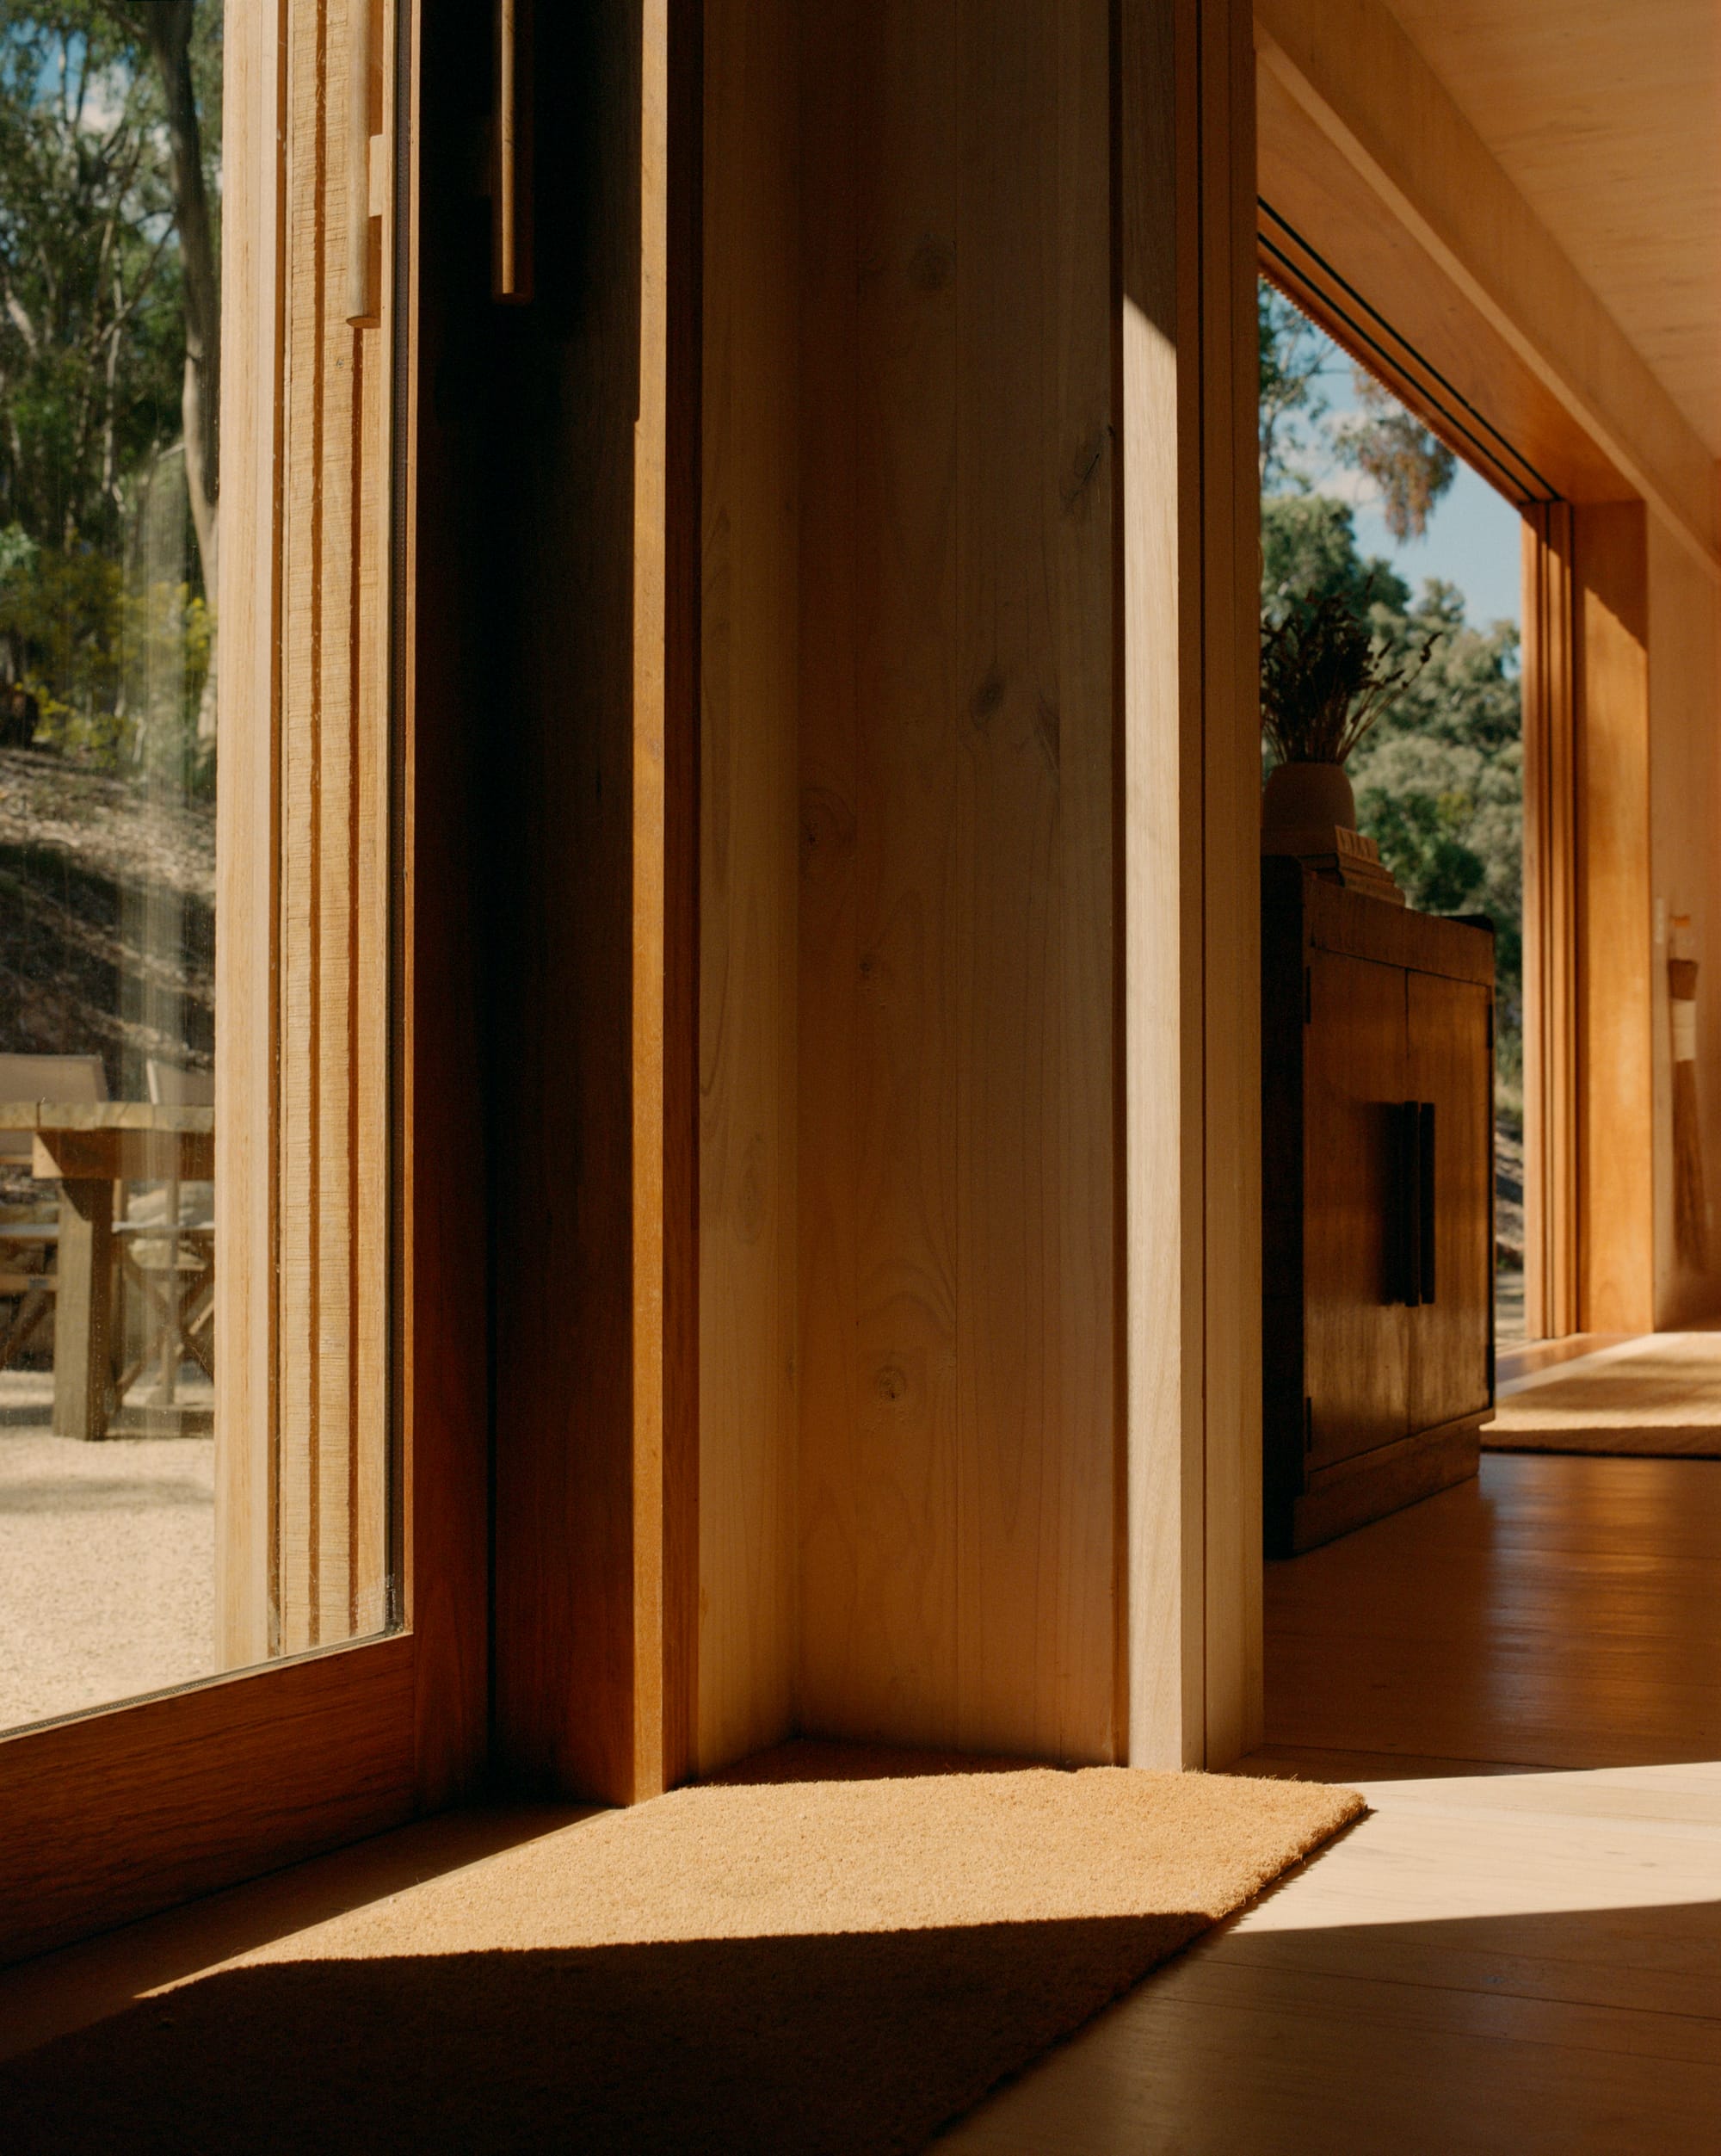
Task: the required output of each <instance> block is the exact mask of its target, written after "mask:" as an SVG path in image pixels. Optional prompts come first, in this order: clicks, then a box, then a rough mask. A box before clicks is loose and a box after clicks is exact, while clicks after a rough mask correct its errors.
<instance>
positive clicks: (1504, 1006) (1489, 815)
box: [1261, 300, 1523, 1103]
mask: <svg viewBox="0 0 1721 2156" xmlns="http://www.w3.org/2000/svg"><path fill="white" fill-rule="evenodd" d="M1275 304H1276V305H1277V306H1280V307H1281V308H1282V307H1285V306H1286V305H1287V303H1286V302H1285V301H1283V300H1276V302H1275ZM1263 306H1265V302H1263ZM1320 343H1322V340H1320V339H1318V337H1317V339H1316V346H1317V347H1318V346H1319V345H1320ZM1262 349H1263V362H1262V396H1263V400H1265V399H1266V398H1267V397H1268V394H1269V390H1270V392H1271V394H1272V395H1273V397H1274V398H1275V400H1276V404H1277V408H1278V411H1280V413H1281V414H1282V413H1283V412H1285V411H1292V412H1293V413H1298V414H1303V415H1306V414H1307V413H1308V412H1309V411H1310V406H1309V405H1297V404H1296V403H1295V402H1294V401H1290V402H1287V392H1286V388H1285V386H1284V385H1283V383H1282V382H1280V381H1279V380H1277V377H1278V375H1279V374H1281V373H1282V372H1283V371H1284V368H1285V364H1286V352H1287V350H1292V349H1294V348H1293V347H1292V345H1291V344H1290V343H1288V342H1287V340H1286V337H1284V336H1283V335H1282V334H1278V333H1277V332H1276V333H1275V343H1274V349H1273V350H1272V352H1271V354H1270V355H1269V354H1268V349H1267V346H1266V343H1265V341H1263V348H1262ZM1299 363H1300V364H1303V365H1305V366H1311V367H1312V368H1313V369H1314V370H1315V372H1318V368H1319V365H1320V361H1319V356H1318V350H1317V351H1316V353H1315V356H1314V358H1313V360H1312V361H1311V359H1310V357H1309V354H1308V351H1307V350H1306V349H1305V352H1304V355H1303V359H1302V361H1300V362H1299ZM1310 379H1311V380H1312V379H1313V374H1311V377H1310ZM1383 416H1384V417H1385V418H1386V419H1387V420H1388V422H1389V423H1390V422H1391V417H1392V416H1391V413H1387V414H1385V415H1383ZM1318 417H1319V418H1320V420H1321V422H1322V423H1324V415H1323V414H1322V415H1319V416H1318ZM1405 417H1406V419H1407V420H1409V415H1405ZM1409 424H1410V425H1412V426H1414V425H1415V422H1414V421H1409ZM1274 425H1275V428H1277V429H1279V433H1278V437H1277V438H1279V439H1282V438H1283V433H1282V427H1283V422H1282V418H1280V419H1276V420H1275V422H1274ZM1332 431H1333V429H1331V428H1330V427H1329V428H1328V429H1327V432H1328V433H1329V435H1330V433H1331V432H1332ZM1265 436H1266V423H1265V422H1263V439H1265ZM1292 595H1295V596H1296V598H1297V601H1298V602H1299V603H1300V604H1302V605H1304V606H1305V607H1315V606H1319V605H1322V604H1331V605H1335V606H1338V607H1342V608H1343V609H1344V610H1346V611H1347V612H1348V614H1349V615H1351V617H1352V618H1353V619H1354V621H1355V623H1356V624H1357V627H1358V630H1359V633H1360V632H1361V631H1362V630H1363V629H1364V628H1365V627H1366V633H1367V634H1368V636H1369V638H1370V639H1371V640H1372V644H1373V645H1374V646H1375V647H1376V648H1377V649H1379V652H1381V653H1382V654H1383V655H1384V656H1385V658H1386V660H1387V661H1388V662H1390V663H1391V664H1395V665H1397V666H1399V667H1404V666H1406V665H1408V664H1410V663H1411V662H1412V661H1413V660H1414V658H1415V657H1416V654H1417V653H1418V652H1422V650H1424V649H1426V650H1427V652H1428V663H1427V664H1426V665H1425V666H1424V667H1423V668H1422V670H1421V671H1420V672H1418V673H1416V675H1415V676H1414V678H1412V679H1410V680H1409V681H1407V682H1405V683H1403V685H1402V686H1401V687H1400V688H1399V689H1398V690H1397V693H1396V694H1395V695H1393V696H1392V698H1391V701H1390V702H1389V703H1388V704H1387V705H1386V706H1385V707H1384V708H1383V709H1382V710H1381V712H1380V714H1379V718H1378V720H1376V723H1375V725H1374V726H1373V729H1372V732H1371V733H1370V734H1369V737H1368V738H1367V739H1366V741H1364V742H1363V743H1362V744H1361V745H1360V747H1358V748H1357V749H1356V751H1354V754H1353V755H1352V757H1350V759H1349V763H1348V769H1349V773H1350V777H1351V782H1352V784H1353V786H1354V788H1355V790H1356V799H1357V823H1358V825H1359V827H1360V829H1361V830H1363V831H1366V832H1367V834H1368V835H1369V836H1370V837H1372V839H1373V840H1374V841H1375V843H1376V844H1377V845H1378V846H1379V849H1380V853H1381V858H1382V859H1383V860H1384V861H1385V863H1386V865H1387V867H1388V868H1390V869H1391V871H1392V874H1393V875H1394V876H1395V877H1396V878H1397V881H1398V883H1399V885H1400V886H1401V888H1402V889H1403V892H1404V893H1405V895H1406V897H1407V899H1409V903H1410V904H1411V905H1413V906H1416V907H1417V908H1418V909H1419V910H1421V911H1425V912H1429V913H1448V914H1474V913H1481V914H1486V915H1487V916H1488V917H1490V919H1491V920H1492V921H1493V923H1494V926H1495V931H1496V959H1497V965H1498V996H1499V1028H1498V1032H1497V1035H1496V1038H1497V1040H1498V1043H1499V1070H1500V1075H1501V1079H1502V1097H1504V1098H1506V1099H1507V1100H1508V1103H1509V1099H1510V1096H1511V1093H1512V1090H1513V1088H1514V1083H1515V1081H1516V1079H1517V1078H1518V1075H1519V1073H1520V1072H1521V1059H1522V1048H1521V1040H1522V1035H1521V1025H1522V996H1523V990H1522V982H1523V940H1522V914H1523V893H1522V814H1523V747H1522V738H1521V726H1522V720H1521V695H1520V684H1519V676H1518V633H1517V630H1516V628H1515V627H1514V626H1513V625H1512V624H1511V623H1510V622H1507V621H1497V622H1495V623H1493V624H1492V625H1491V626H1490V627H1485V628H1484V627H1477V626H1476V625H1474V624H1472V623H1471V622H1469V621H1466V620H1465V610H1464V602H1463V599H1462V596H1460V594H1459V592H1458V591H1456V590H1454V589H1453V586H1452V585H1450V584H1442V583H1440V582H1439V581H1438V580H1437V579H1434V578H1429V579H1428V580H1427V581H1426V582H1425V583H1424V584H1423V585H1422V591H1421V594H1420V596H1412V593H1411V590H1410V588H1409V585H1408V584H1406V582H1405V581H1404V579H1403V577H1401V576H1400V575H1399V574H1398V573H1397V571H1396V570H1395V569H1394V567H1393V566H1392V565H1391V563H1390V562H1387V561H1385V560H1382V559H1379V558H1378V557H1375V558H1372V559H1366V558H1365V557H1364V556H1363V555H1362V554H1361V553H1360V551H1359V549H1358V547H1357V543H1356V527H1355V518H1354V512H1353V511H1352V510H1351V508H1350V506H1349V504H1348V503H1345V502H1342V501H1339V500H1336V499H1335V498H1333V497H1331V496H1328V495H1323V494H1321V493H1319V492H1317V491H1311V490H1310V489H1308V488H1307V487H1306V486H1303V485H1297V484H1294V483H1292V484H1288V485H1281V486H1280V487H1278V488H1276V489H1269V491H1268V492H1267V493H1266V495H1265V497H1264V498H1263V500H1262V503H1261V612H1262V621H1263V648H1264V650H1266V649H1267V648H1268V646H1270V643H1271V639H1272V638H1273V635H1274V624H1275V623H1276V622H1278V621H1281V620H1282V619H1283V618H1284V615H1285V613H1286V608H1287V606H1288V605H1289V604H1290V603H1291V602H1292ZM1267 693H1268V692H1267V684H1266V682H1265V680H1264V681H1263V701H1264V703H1265V701H1266V698H1267ZM1264 715H1265V714H1264Z"/></svg>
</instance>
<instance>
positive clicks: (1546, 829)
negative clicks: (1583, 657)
mask: <svg viewBox="0 0 1721 2156" xmlns="http://www.w3.org/2000/svg"><path fill="white" fill-rule="evenodd" d="M1576 633H1577V618H1576V613H1575V611H1574V607H1573V590H1572V510H1571V506H1570V503H1566V502H1545V503H1544V502H1538V503H1530V504H1529V505H1527V507H1526V509H1525V510H1524V667H1523V713H1524V720H1523V726H1524V1245H1525V1247H1524V1322H1525V1330H1526V1332H1527V1337H1529V1338H1531V1339H1532V1340H1539V1339H1548V1340H1557V1339H1560V1338H1563V1337H1564V1335H1566V1334H1567V1333H1570V1332H1574V1331H1576V1329H1577V1324H1578V1316H1577V1310H1578V1295H1577V1283H1578V1257H1577V1251H1578V1243H1577V1235H1578V1198H1577V1192H1578V1162H1577V1081H1578V1043H1577V979H1578V943H1577V937H1578V929H1577V922H1578V907H1577V890H1578V880H1577V865H1578V862H1577V765H1576V759H1577V717H1576V703H1575V695H1576V678H1575V661H1576Z"/></svg>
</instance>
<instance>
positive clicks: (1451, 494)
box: [1309, 332, 1523, 627]
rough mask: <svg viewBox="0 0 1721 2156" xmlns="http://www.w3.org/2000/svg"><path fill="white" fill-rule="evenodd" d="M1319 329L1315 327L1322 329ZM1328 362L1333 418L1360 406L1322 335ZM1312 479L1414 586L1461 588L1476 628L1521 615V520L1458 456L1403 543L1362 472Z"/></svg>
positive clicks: (1365, 548)
mask: <svg viewBox="0 0 1721 2156" xmlns="http://www.w3.org/2000/svg"><path fill="white" fill-rule="evenodd" d="M1317 334H1318V332H1317ZM1321 343H1322V346H1323V360H1324V364H1323V368H1322V372H1321V379H1320V383H1319V387H1320V392H1321V394H1322V395H1323V397H1324V398H1326V400H1327V404H1328V406H1329V411H1330V412H1331V415H1332V417H1334V418H1335V419H1339V418H1342V417H1345V416H1346V415H1347V414H1348V413H1350V412H1353V411H1355V410H1356V406H1357V399H1356V392H1355V390H1354V387H1353V386H1352V375H1351V363H1350V361H1349V360H1348V357H1347V356H1346V355H1345V354H1344V353H1342V351H1340V349H1339V348H1338V347H1337V345H1335V344H1334V343H1331V342H1330V341H1329V339H1328V338H1326V337H1321ZM1309 477H1310V478H1311V480H1312V481H1313V483H1314V484H1315V485H1316V486H1317V488H1318V489H1319V491H1321V492H1322V493H1323V494H1338V495H1342V497H1344V498H1345V499H1346V500H1348V502H1349V503H1351V504H1352V506H1353V508H1354V510H1355V512H1356V541H1357V547H1358V548H1359V550H1360V553H1362V554H1363V555H1364V556H1365V557H1366V556H1368V555H1370V554H1384V555H1385V558H1386V559H1387V560H1388V561H1390V562H1391V564H1392V565H1393V567H1394V568H1395V569H1396V570H1397V571H1398V573H1399V575H1400V576H1401V577H1403V579H1404V581H1405V583H1406V584H1409V587H1410V589H1411V590H1412V591H1416V590H1421V588H1422V579H1423V578H1425V577H1439V578H1441V579H1443V581H1444V582H1446V583H1447V584H1456V585H1457V586H1458V588H1459V590H1460V591H1461V592H1463V594H1464V597H1465V614H1466V615H1468V617H1469V618H1470V620H1471V621H1473V622H1475V623H1476V624H1477V626H1478V627H1485V626H1486V625H1487V624H1488V623H1490V621H1502V620H1503V621H1517V620H1518V617H1519V615H1520V613H1521V608H1522V597H1521V591H1520V589H1519V578H1520V576H1521V559H1520V547H1521V538H1520V534H1521V529H1522V522H1523V520H1522V519H1521V517H1520V516H1519V514H1518V512H1517V510H1515V509H1514V507H1513V506H1512V504H1511V503H1509V502H1508V501H1507V500H1506V498H1505V497H1504V496H1503V495H1500V494H1496V492H1495V491H1494V489H1493V488H1492V487H1491V486H1490V485H1489V484H1488V482H1487V480H1486V479H1479V478H1478V477H1477V474H1476V473H1474V472H1472V471H1471V468H1470V466H1468V465H1467V464H1465V463H1463V462H1462V461H1460V463H1459V467H1458V476H1457V478H1456V479H1454V480H1453V484H1452V486H1451V488H1450V489H1449V490H1448V491H1447V493H1446V494H1445V495H1444V496H1443V497H1442V498H1441V500H1440V503H1439V504H1438V506H1437V507H1436V508H1435V510H1434V515H1433V516H1431V517H1430V518H1429V519H1428V530H1427V532H1426V533H1425V534H1423V536H1422V538H1421V539H1412V540H1407V541H1404V542H1403V544H1402V545H1401V544H1400V543H1399V542H1398V541H1397V540H1395V539H1394V538H1393V536H1392V534H1391V533H1390V532H1389V531H1388V530H1387V528H1386V526H1385V522H1384V520H1383V519H1382V517H1381V516H1380V512H1379V509H1378V507H1377V506H1376V500H1377V497H1376V495H1375V491H1374V489H1373V487H1372V485H1371V484H1370V482H1369V481H1368V480H1366V479H1364V478H1363V477H1362V476H1361V474H1360V473H1355V472H1350V471H1346V470H1344V469H1343V468H1342V467H1335V466H1315V467H1312V468H1311V469H1310V472H1309Z"/></svg>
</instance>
